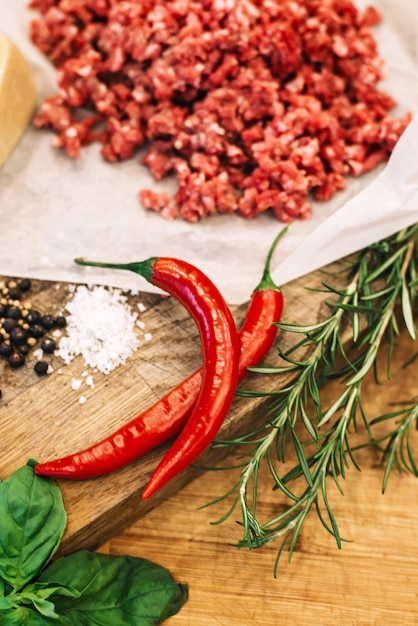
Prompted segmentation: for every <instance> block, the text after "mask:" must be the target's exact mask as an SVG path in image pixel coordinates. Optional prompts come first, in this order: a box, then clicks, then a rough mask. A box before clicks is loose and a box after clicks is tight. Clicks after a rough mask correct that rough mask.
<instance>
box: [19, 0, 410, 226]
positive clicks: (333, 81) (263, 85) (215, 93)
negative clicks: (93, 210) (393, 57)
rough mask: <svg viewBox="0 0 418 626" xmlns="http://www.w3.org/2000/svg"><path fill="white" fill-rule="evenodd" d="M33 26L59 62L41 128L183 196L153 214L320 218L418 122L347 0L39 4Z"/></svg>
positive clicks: (365, 17) (144, 195)
mask: <svg viewBox="0 0 418 626" xmlns="http://www.w3.org/2000/svg"><path fill="white" fill-rule="evenodd" d="M30 7H31V8H32V9H37V10H38V11H39V12H40V14H41V16H40V18H39V19H35V20H33V21H32V23H31V29H30V36H31V38H32V41H33V42H34V43H35V44H36V46H37V47H38V48H39V49H40V50H41V51H42V52H43V53H44V54H45V55H47V56H48V57H49V59H50V60H51V61H52V62H53V63H54V64H55V66H56V67H57V81H58V85H59V93H58V94H57V95H53V96H51V97H48V98H46V100H45V101H44V102H43V103H42V105H41V107H40V110H39V112H38V113H37V115H36V118H35V121H34V124H35V126H36V127H38V128H51V129H52V130H53V131H54V139H53V145H54V146H57V147H60V148H63V149H64V150H66V152H67V153H68V154H69V155H70V156H72V157H78V156H79V154H80V150H81V149H82V146H84V145H87V144H89V143H91V142H92V141H100V142H101V143H102V155H103V157H104V158H105V159H107V160H109V161H119V160H124V159H129V158H132V157H135V156H136V155H137V153H138V150H139V148H144V149H145V151H146V152H145V156H144V157H143V164H145V165H146V166H147V167H148V168H149V169H150V171H151V172H152V174H153V176H154V178H155V179H156V180H160V179H162V178H163V177H164V176H167V175H173V174H174V175H175V176H176V178H177V181H178V191H177V193H176V194H175V195H174V197H170V196H169V195H168V194H167V193H165V192H162V193H158V192H156V191H151V190H147V189H141V190H140V192H139V196H140V199H141V201H142V204H143V206H144V207H145V208H147V209H151V210H155V211H157V212H159V213H160V214H161V215H162V216H164V217H166V218H168V219H170V218H174V217H177V216H178V215H181V216H182V217H183V218H184V219H186V220H189V221H192V222H193V221H197V220H200V219H202V218H204V217H206V216H207V215H210V214H215V213H236V214H239V215H241V216H243V217H245V218H254V217H255V216H256V215H257V214H259V213H260V212H263V211H267V210H269V211H272V212H274V214H275V215H276V216H277V218H278V219H279V220H280V221H282V222H289V221H292V220H293V219H295V218H302V219H304V218H308V217H309V216H310V215H311V199H312V198H315V199H316V200H329V199H330V198H332V197H333V195H334V194H335V193H336V192H337V191H338V190H342V189H344V188H345V186H346V183H347V178H348V177H349V176H350V175H354V176H358V175H360V174H362V173H364V172H366V171H368V170H370V169H372V168H374V167H376V166H377V165H378V164H379V163H381V162H383V161H385V160H386V159H387V158H388V156H389V155H390V153H391V151H392V150H393V148H394V146H395V144H396V142H397V140H398V139H399V137H400V135H401V134H402V132H403V131H404V129H405V128H406V126H407V125H408V123H409V121H410V120H411V115H409V114H405V115H403V116H402V117H401V118H400V119H394V118H393V117H392V116H391V115H390V111H391V110H392V109H393V108H394V106H395V101H394V100H393V99H392V98H391V97H390V96H389V95H387V94H386V93H384V92H383V91H381V90H379V87H378V85H379V82H380V81H381V79H382V78H383V77H384V71H383V61H382V59H381V57H380V55H379V51H378V48H377V44H376V41H375V39H374V37H373V35H372V32H371V27H373V26H374V25H376V24H377V23H378V22H379V21H380V15H379V13H378V12H377V11H376V10H375V9H374V8H371V7H370V8H368V9H366V10H365V11H363V12H360V11H359V10H358V9H357V8H356V7H355V5H354V4H353V3H352V2H350V0H289V1H285V0H142V1H141V2H137V1H136V2H135V1H128V0H84V1H82V0H32V2H31V3H30Z"/></svg>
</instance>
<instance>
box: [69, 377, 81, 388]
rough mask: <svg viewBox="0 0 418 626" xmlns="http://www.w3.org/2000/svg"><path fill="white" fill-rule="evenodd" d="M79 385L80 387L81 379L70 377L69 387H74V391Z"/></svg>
mask: <svg viewBox="0 0 418 626" xmlns="http://www.w3.org/2000/svg"><path fill="white" fill-rule="evenodd" d="M80 387H81V380H80V379H79V378H72V379H71V389H74V391H77V389H80Z"/></svg>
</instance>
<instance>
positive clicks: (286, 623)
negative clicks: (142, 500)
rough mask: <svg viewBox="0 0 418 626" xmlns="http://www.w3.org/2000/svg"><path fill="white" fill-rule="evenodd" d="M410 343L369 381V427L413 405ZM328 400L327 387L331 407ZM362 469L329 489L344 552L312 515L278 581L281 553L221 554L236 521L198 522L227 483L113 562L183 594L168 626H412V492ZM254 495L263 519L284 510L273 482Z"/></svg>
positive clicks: (196, 492)
mask: <svg viewBox="0 0 418 626" xmlns="http://www.w3.org/2000/svg"><path fill="white" fill-rule="evenodd" d="M414 343H415V345H414ZM416 343H417V342H413V341H411V339H410V337H408V336H407V335H406V334H403V335H402V337H401V339H400V341H399V344H400V346H399V350H398V351H397V356H396V359H395V361H394V363H393V367H392V380H391V382H390V383H388V384H384V385H383V386H376V385H375V383H374V381H373V380H372V379H371V378H369V380H368V382H367V385H366V388H365V390H364V397H365V408H366V411H367V412H368V413H369V415H370V416H373V415H380V414H382V413H385V412H387V411H388V404H390V403H394V402H398V401H408V400H410V399H411V398H413V397H416V395H417V388H418V384H417V377H416V366H415V367H409V368H408V369H406V370H405V369H403V368H402V364H403V363H404V362H405V360H406V358H409V357H410V356H411V354H414V352H416V349H417V346H416ZM381 365H382V367H384V365H385V364H384V363H383V359H381ZM382 376H383V370H382ZM332 392H333V385H332V384H329V385H328V386H327V388H326V393H327V395H329V397H330V398H331V397H332ZM417 434H418V433H417ZM415 440H416V444H417V445H416V448H415V449H416V450H417V454H418V436H417V437H416V438H415ZM358 459H359V463H360V466H361V468H362V471H361V472H358V471H357V470H356V469H354V468H351V469H350V470H349V472H348V475H347V479H346V480H345V481H344V483H343V487H344V496H341V495H340V494H339V493H338V492H337V490H336V489H330V499H331V503H332V506H333V510H334V513H335V515H336V518H337V521H338V523H339V527H340V531H341V534H342V535H343V537H344V538H346V539H347V540H349V541H350V542H351V543H345V544H343V547H342V549H341V550H340V551H339V550H338V549H337V547H336V544H335V542H334V540H333V538H332V537H331V536H330V535H329V534H328V533H327V532H326V531H325V530H324V528H323V526H321V524H320V522H319V521H318V519H317V518H316V517H315V515H314V514H313V513H312V515H311V516H310V518H309V519H308V521H307V523H306V524H305V526H304V528H303V530H302V533H301V536H300V540H299V542H298V544H297V548H296V551H295V553H294V555H293V558H292V560H291V562H290V563H288V561H287V553H285V554H284V555H283V558H282V561H281V565H280V567H279V570H278V576H277V578H276V579H275V578H274V577H273V565H274V560H275V556H276V549H277V547H278V546H275V545H274V544H271V545H269V546H267V547H264V548H262V549H260V550H257V551H252V552H249V551H247V550H237V549H236V548H234V547H231V546H230V545H229V544H231V543H233V542H235V541H237V540H239V539H240V538H241V534H240V530H239V528H238V527H237V525H236V523H235V521H236V519H238V516H237V515H235V516H233V518H232V519H231V520H229V521H228V522H225V523H224V524H222V525H220V526H214V525H211V522H212V521H214V520H215V519H216V518H217V517H218V516H219V515H220V514H221V513H223V512H224V511H225V508H224V507H222V506H217V507H213V508H210V507H209V508H206V509H202V510H198V508H199V507H200V506H201V505H202V504H204V503H205V502H207V501H209V500H211V499H212V498H214V497H216V496H219V495H220V494H222V493H224V491H226V490H227V489H228V487H230V486H231V484H232V482H231V481H232V477H231V475H230V474H229V472H207V473H205V474H203V475H202V476H200V477H199V478H197V479H196V480H194V481H193V482H192V483H190V484H189V485H188V486H186V487H185V488H183V489H182V490H181V491H180V492H179V493H177V494H176V495H174V496H172V497H171V498H170V499H168V500H167V501H166V502H164V503H163V504H161V505H160V506H159V507H158V508H156V509H155V510H153V511H151V512H150V513H148V514H147V515H145V517H143V518H142V519H140V520H139V521H138V522H137V523H135V524H133V525H132V526H131V527H130V528H128V529H127V530H125V532H122V534H120V535H118V536H116V537H115V538H113V539H112V540H111V541H110V542H109V545H108V548H109V551H110V553H111V554H130V555H135V556H141V557H145V558H149V559H152V560H154V561H157V562H159V563H161V564H162V565H164V566H165V567H168V568H169V569H170V570H171V571H172V573H173V574H174V575H175V577H176V579H177V580H178V581H181V582H187V583H188V584H189V591H190V598H189V601H188V603H187V604H186V605H185V606H184V607H183V609H182V610H181V611H180V613H179V614H178V615H176V616H174V617H172V618H170V619H169V620H167V622H166V623H167V626H168V624H170V626H255V625H260V626H299V625H302V624H303V625H304V626H318V624H322V625H323V626H371V625H377V626H380V625H381V626H398V625H399V626H412V625H414V624H418V603H417V595H418V481H417V479H416V478H414V477H412V476H410V475H404V474H402V475H400V474H397V473H396V472H394V473H393V475H392V477H391V479H390V481H389V486H388V489H387V491H386V493H385V494H384V495H382V493H381V485H382V469H381V468H380V467H378V466H377V462H378V457H377V455H376V454H375V453H373V452H372V451H370V450H368V451H367V450H364V451H362V452H361V453H359V455H358ZM260 493H261V499H262V508H264V509H265V510H266V511H267V512H268V511H269V510H270V509H271V508H272V507H275V506H277V505H278V503H279V502H280V497H277V496H275V495H274V493H273V492H272V491H271V490H270V481H269V480H266V481H265V484H264V485H263V486H262V488H261V490H260Z"/></svg>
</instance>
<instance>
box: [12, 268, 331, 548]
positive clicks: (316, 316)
mask: <svg viewBox="0 0 418 626" xmlns="http://www.w3.org/2000/svg"><path fill="white" fill-rule="evenodd" d="M333 269H335V267H333V266H330V267H328V268H327V271H330V270H331V271H332V270H333ZM5 279H7V277H5ZM322 279H323V274H322V273H321V272H319V271H318V272H314V273H312V274H311V275H309V276H306V277H303V278H301V279H299V280H297V281H294V282H293V283H291V284H288V285H286V286H285V287H284V288H283V294H284V298H285V303H286V305H285V312H284V315H283V318H282V321H286V322H291V323H305V322H317V321H319V320H321V319H323V318H324V317H325V315H326V312H327V308H328V307H327V304H326V302H325V296H324V294H323V293H321V292H319V291H318V292H314V291H307V290H306V287H309V288H310V289H312V288H315V287H319V286H320V284H321V280H322ZM328 280H329V277H328ZM69 287H71V286H69V285H66V284H65V283H54V282H47V281H33V288H32V291H31V294H30V299H31V301H32V305H33V307H34V308H39V309H40V310H42V311H45V312H46V311H48V312H51V313H56V314H57V313H61V312H63V311H64V312H65V305H66V303H67V302H68V301H69V300H70V299H71V297H72V292H71V289H69ZM139 301H140V302H142V303H143V304H144V305H145V307H146V311H145V313H144V314H142V315H141V320H142V321H143V322H144V324H145V329H146V331H147V332H149V333H151V335H152V339H151V341H148V342H144V341H142V342H141V345H140V347H139V349H138V350H137V351H136V352H135V353H134V355H133V356H132V357H131V358H130V359H129V360H128V361H127V363H126V364H125V365H123V366H120V367H119V368H117V369H116V370H114V371H112V372H111V373H110V374H108V375H105V374H101V373H95V374H94V388H88V387H86V386H84V387H83V390H82V392H81V391H80V390H75V389H73V386H72V381H73V379H77V380H78V379H80V378H81V375H82V372H83V370H85V369H86V368H85V365H84V363H83V359H82V357H77V358H76V359H74V360H73V361H72V362H71V363H70V364H68V365H65V364H64V363H63V362H62V361H61V360H59V359H57V358H56V357H54V358H53V359H52V361H51V362H52V364H53V367H54V371H53V372H52V373H51V374H49V375H47V376H46V377H42V378H40V377H38V376H37V375H36V374H35V373H34V371H33V364H34V362H35V356H34V355H31V356H29V357H28V361H27V365H25V366H24V367H23V368H21V369H18V370H12V369H11V368H10V367H9V366H8V365H7V364H5V362H4V361H1V362H0V377H1V378H0V380H1V392H2V397H1V401H0V427H1V432H2V436H1V439H0V477H1V479H3V480H4V479H6V478H7V477H8V476H9V475H10V474H11V473H12V472H13V471H14V470H16V469H17V468H18V467H20V466H22V465H23V464H25V463H26V461H27V460H28V459H29V458H34V459H36V460H38V461H46V460H48V459H51V458H54V457H57V456H63V455H66V454H69V453H72V452H75V451H78V450H80V449H83V448H85V447H87V446H89V445H91V444H92V443H94V442H95V441H97V440H98V439H101V438H102V437H104V436H106V435H107V434H110V433H111V432H113V431H114V430H115V429H116V428H118V427H119V426H121V425H122V424H123V423H125V422H126V421H128V420H130V419H132V418H133V417H135V416H136V415H137V414H138V413H140V412H141V411H142V410H144V409H145V408H146V407H148V406H149V405H151V404H153V403H154V402H155V401H156V400H157V399H158V398H159V397H161V396H163V395H164V394H165V393H166V392H167V391H168V390H169V389H170V388H172V387H173V386H174V385H176V384H177V383H178V382H180V381H181V380H182V379H183V378H184V377H185V376H187V375H188V374H190V373H191V372H192V371H194V369H196V368H197V367H198V366H199V365H200V359H201V356H200V341H199V337H198V333H197V329H196V327H195V325H194V322H193V321H192V320H191V318H190V316H189V315H188V313H187V312H186V311H185V309H184V308H183V307H182V306H181V305H180V304H179V303H178V302H176V301H175V300H174V299H173V298H171V297H169V298H162V297H161V296H159V295H155V294H145V293H144V294H140V295H139V296H138V295H136V296H133V295H130V296H129V302H130V303H131V304H132V307H136V305H137V304H138V302H139ZM245 308H246V305H242V306H239V307H234V308H233V313H234V317H235V320H236V322H237V324H238V325H239V324H240V322H241V321H242V319H243V315H244V312H245ZM278 341H279V342H280V345H281V347H282V348H283V349H286V348H287V347H289V346H286V345H285V342H284V339H283V338H282V337H280V334H279V336H278ZM286 341H288V339H287V338H286ZM265 362H270V363H275V362H277V352H276V350H272V351H271V353H270V354H269V355H268V357H267V359H266V361H265ZM287 382H288V380H287V379H285V378H284V377H277V376H272V377H269V376H258V377H257V376H256V375H255V374H252V375H250V376H249V377H248V378H247V379H246V381H244V382H243V383H242V384H241V388H246V389H249V388H253V389H257V390H263V391H267V390H269V389H273V388H274V389H278V388H279V387H280V386H283V385H284V384H286V383H287ZM81 393H83V394H84V395H85V396H86V398H87V401H86V402H85V403H84V404H80V402H79V397H80V395H81ZM261 419H263V401H262V400H261V399H259V398H256V399H249V398H239V397H237V398H236V400H235V401H234V403H233V406H232V408H231V410H230V413H229V416H228V418H227V419H226V421H225V423H224V425H223V427H222V430H221V432H220V435H219V436H220V438H225V437H232V436H235V435H237V434H238V433H242V432H245V431H246V430H248V429H249V428H250V427H253V425H254V423H255V422H256V421H257V420H261ZM165 450H166V446H162V447H161V448H159V449H157V450H155V451H154V452H152V453H150V454H148V455H146V456H145V457H144V458H142V459H140V460H138V461H137V462H135V463H133V464H131V465H130V466H128V467H126V468H124V469H123V470H120V471H118V472H115V473H114V474H111V475H108V476H105V477H101V478H97V479H94V480H91V481H78V482H72V481H64V480H59V481H58V484H59V486H60V488H61V490H62V493H63V497H64V503H65V506H66V509H67V512H68V526H67V530H66V533H65V536H64V539H63V542H62V544H61V550H60V553H61V554H65V553H68V552H71V551H73V550H75V549H79V548H88V549H95V548H96V547H98V546H99V545H101V544H103V543H104V542H106V541H107V540H108V539H109V538H111V537H112V536H114V535H115V534H117V533H119V532H121V530H122V529H123V528H125V527H127V526H128V525H130V524H132V523H133V522H134V521H135V520H138V519H139V518H140V517H141V516H143V515H144V514H145V513H146V512H147V511H148V510H150V509H151V508H153V507H155V506H156V505H158V504H159V503H160V502H162V501H163V500H165V499H166V498H167V497H168V496H170V495H172V494H174V493H175V492H176V491H177V490H178V489H179V488H181V487H182V486H184V485H185V484H187V483H188V482H189V481H190V480H191V479H192V478H194V477H196V475H197V474H198V471H197V470H196V469H189V470H187V471H185V472H184V473H183V474H181V475H180V476H179V477H178V478H177V479H176V480H174V481H172V482H171V483H169V484H168V485H167V486H166V488H164V489H163V490H161V492H159V493H158V494H156V495H155V496H154V497H153V498H151V499H150V500H149V501H147V502H144V501H142V500H141V496H140V494H141V491H142V489H143V487H144V486H145V484H146V482H147V481H148V478H149V476H150V474H151V472H152V470H153V468H154V467H155V466H156V464H157V462H158V461H159V460H160V458H161V457H162V455H163V453H164V451H165ZM223 455H224V452H223V450H222V449H210V450H208V451H207V452H206V453H205V454H204V455H202V457H201V458H200V459H199V464H201V465H213V464H215V463H216V462H218V461H220V460H221V458H222V457H223Z"/></svg>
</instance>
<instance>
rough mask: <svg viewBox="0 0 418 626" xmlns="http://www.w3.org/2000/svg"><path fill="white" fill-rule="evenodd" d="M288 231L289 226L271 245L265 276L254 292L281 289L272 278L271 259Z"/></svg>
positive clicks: (265, 266)
mask: <svg viewBox="0 0 418 626" xmlns="http://www.w3.org/2000/svg"><path fill="white" fill-rule="evenodd" d="M288 230H289V226H285V227H284V228H282V230H281V231H280V232H279V234H278V235H277V236H276V237H275V239H274V241H273V243H272V244H271V246H270V250H269V251H268V253H267V256H266V262H265V264H264V271H263V275H262V277H261V280H260V282H259V283H258V285H257V287H256V288H255V289H254V291H263V290H264V289H279V287H278V285H276V284H275V282H274V281H273V279H272V277H271V273H270V270H271V259H272V258H273V254H274V251H275V249H276V248H277V246H278V244H279V242H280V241H281V240H282V239H283V237H284V235H285V234H286V233H287V231H288Z"/></svg>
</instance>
